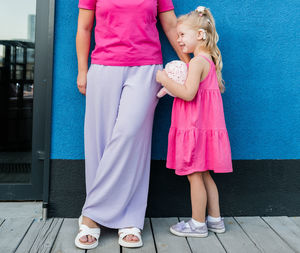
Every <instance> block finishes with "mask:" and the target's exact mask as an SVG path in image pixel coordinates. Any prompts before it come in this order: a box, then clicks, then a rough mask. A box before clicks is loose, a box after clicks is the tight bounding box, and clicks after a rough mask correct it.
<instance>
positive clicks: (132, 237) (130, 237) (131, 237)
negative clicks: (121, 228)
mask: <svg viewBox="0 0 300 253" xmlns="http://www.w3.org/2000/svg"><path fill="white" fill-rule="evenodd" d="M130 228H132V227H130ZM123 240H124V241H126V242H138V241H139V238H137V237H136V236H135V235H126V236H125V237H124V238H123Z"/></svg>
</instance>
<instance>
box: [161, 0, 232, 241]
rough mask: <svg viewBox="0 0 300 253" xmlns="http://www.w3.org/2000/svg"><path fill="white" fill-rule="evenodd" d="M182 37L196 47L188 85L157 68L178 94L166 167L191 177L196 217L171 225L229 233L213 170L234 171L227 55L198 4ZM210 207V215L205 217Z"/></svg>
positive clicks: (181, 27)
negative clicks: (226, 110) (225, 67)
mask: <svg viewBox="0 0 300 253" xmlns="http://www.w3.org/2000/svg"><path fill="white" fill-rule="evenodd" d="M177 33H178V40H177V41H178V43H179V45H180V46H181V49H182V51H183V52H184V53H193V54H194V57H193V58H192V60H191V61H190V62H189V65H188V76H187V79H186V82H185V84H184V85H179V84H178V83H176V82H175V81H173V80H171V79H170V78H168V76H167V74H166V73H165V71H158V72H157V75H156V80H157V81H158V82H159V83H161V84H162V85H163V86H164V87H166V88H167V89H168V90H169V91H170V92H171V93H172V94H174V96H176V98H175V99H174V103H173V110H172V120H171V127H170V132H169V140H168V155H167V167H168V168H170V169H174V170H175V173H176V174H177V175H187V177H188V180H189V182H190V190H191V202H192V219H191V220H189V221H188V222H184V221H182V222H180V223H177V224H176V225H174V226H172V227H171V228H170V230H171V232H172V233H173V234H175V235H178V236H193V237H206V236H207V235H208V230H211V231H213V232H217V233H224V232H225V226H224V222H223V219H221V217H220V208H219V196H218V190H217V187H216V184H215V182H214V180H213V179H212V177H211V176H210V173H209V171H210V170H213V171H214V172H215V173H226V172H232V162H231V149H230V143H229V138H228V133H227V130H226V125H225V119H224V112H223V103H222V97H221V92H224V89H225V87H224V85H223V79H222V74H221V69H222V58H221V53H220V50H219V48H218V47H217V41H218V38H219V37H218V34H217V32H216V28H215V21H214V18H213V16H212V14H211V12H210V11H209V9H207V8H205V7H202V6H200V7H198V8H197V9H196V10H195V11H192V12H190V13H188V14H186V15H184V16H181V17H180V18H179V19H178V23H177ZM206 211H207V214H208V216H207V217H206Z"/></svg>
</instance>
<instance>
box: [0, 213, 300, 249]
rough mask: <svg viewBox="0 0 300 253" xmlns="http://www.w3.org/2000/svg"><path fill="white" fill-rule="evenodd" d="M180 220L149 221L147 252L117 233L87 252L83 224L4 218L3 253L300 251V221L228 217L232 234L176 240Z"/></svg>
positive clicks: (0, 230)
mask: <svg viewBox="0 0 300 253" xmlns="http://www.w3.org/2000/svg"><path fill="white" fill-rule="evenodd" d="M183 219H184V218H183ZM178 220H181V218H151V219H149V218H147V219H146V220H145V228H144V231H143V241H144V247H142V248H139V249H127V248H121V247H120V246H119V245H118V240H117V239H118V237H117V230H111V229H105V228H103V229H102V232H101V233H102V234H101V240H100V243H99V246H98V247H97V248H96V249H94V250H88V251H85V250H79V249H77V248H76V247H75V246H74V238H75V235H76V233H77V230H78V225H77V224H78V223H77V219H63V218H53V219H48V220H47V221H46V222H43V221H40V220H37V219H33V218H24V217H22V218H6V219H4V218H0V252H3V253H4V252H5V253H9V252H17V253H27V252H30V253H31V252H43V253H44V252H53V253H68V252H70V253H73V252H74V253H76V252H85V253H96V252H104V253H110V252H113V253H114V252H116V253H117V252H121V253H127V252H134V253H140V252H143V253H155V252H158V253H160V252H161V253H165V252H170V253H176V252H178V253H185V252H187V253H188V252H193V253H197V252H201V253H206V252H209V253H221V252H229V253H248V252H249V253H253V252H270V253H276V252H278V253H289V252H300V217H286V216H283V217H227V218H225V225H226V228H227V232H226V233H224V234H215V233H209V236H208V237H207V238H184V237H177V236H174V235H172V234H171V233H170V232H169V227H170V226H171V225H173V224H175V223H176V222H178Z"/></svg>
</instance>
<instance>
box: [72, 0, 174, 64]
mask: <svg viewBox="0 0 300 253" xmlns="http://www.w3.org/2000/svg"><path fill="white" fill-rule="evenodd" d="M78 7H79V8H82V9H89V10H95V16H96V27H95V42H96V46H95V49H94V50H93V52H92V56H91V57H92V63H93V64H101V65H110V66H140V65H151V64H162V54H161V45H160V41H159V36H158V31H157V28H156V21H157V18H156V17H157V13H160V12H164V11H169V10H172V9H174V7H173V3H172V0H79V5H78Z"/></svg>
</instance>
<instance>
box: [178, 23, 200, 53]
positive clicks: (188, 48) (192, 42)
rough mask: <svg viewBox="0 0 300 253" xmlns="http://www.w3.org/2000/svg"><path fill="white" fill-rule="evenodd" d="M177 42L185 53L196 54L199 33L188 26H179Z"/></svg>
mask: <svg viewBox="0 0 300 253" xmlns="http://www.w3.org/2000/svg"><path fill="white" fill-rule="evenodd" d="M177 34H178V39H177V42H178V44H179V46H180V47H181V49H182V52H184V53H194V51H195V49H196V46H197V45H198V42H199V41H198V33H197V31H195V30H193V29H192V28H191V27H190V26H188V25H186V24H183V23H181V24H179V25H177Z"/></svg>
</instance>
